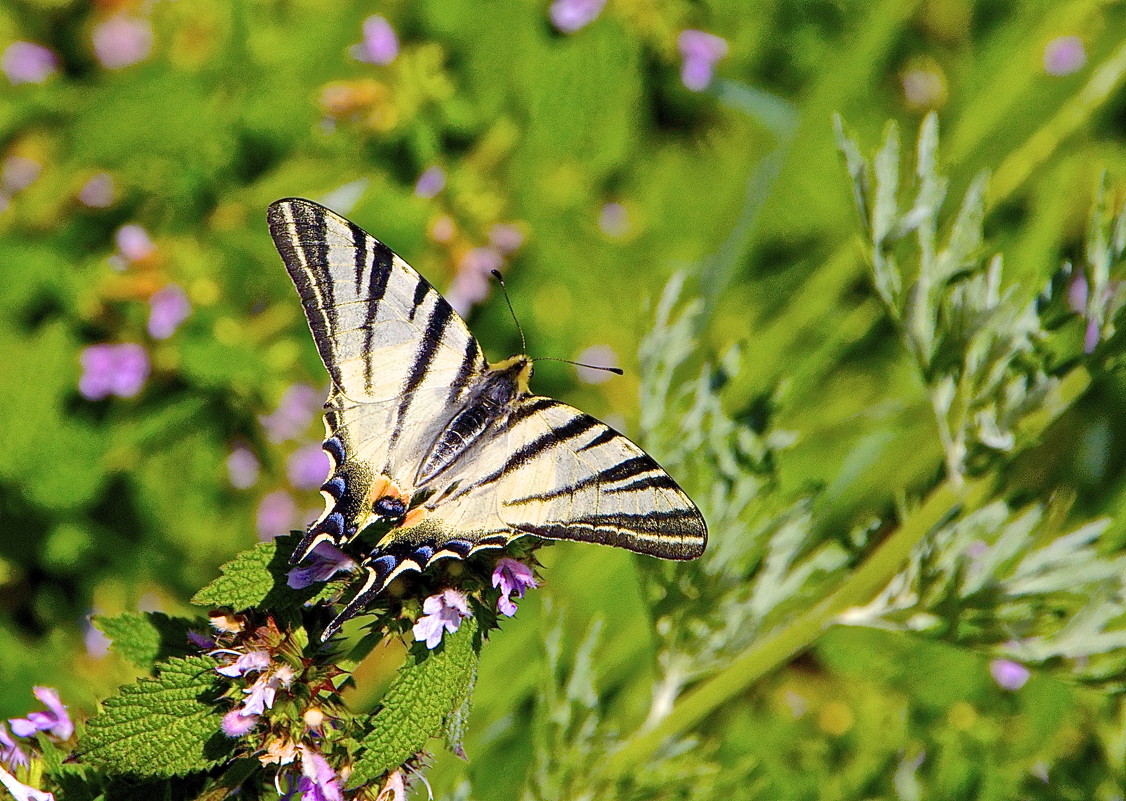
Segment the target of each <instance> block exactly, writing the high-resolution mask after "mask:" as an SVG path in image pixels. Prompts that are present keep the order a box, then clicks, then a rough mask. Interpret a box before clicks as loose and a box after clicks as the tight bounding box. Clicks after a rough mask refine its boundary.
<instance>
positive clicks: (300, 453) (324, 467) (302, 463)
mask: <svg viewBox="0 0 1126 801" xmlns="http://www.w3.org/2000/svg"><path fill="white" fill-rule="evenodd" d="M330 470H332V463H331V462H330V461H329V459H328V454H327V453H325V452H324V451H323V450H322V449H321V446H320V445H319V444H317V445H305V446H302V447H300V448H298V449H297V450H295V451H294V452H293V453H292V454H291V455H290V457H289V461H288V462H287V463H286V474H287V475H288V476H289V483H290V484H292V485H293V487H294V488H295V489H316V488H317V487H319V486H320V485H321V484H323V483H325V480H326V479H327V478H328V474H329V471H330Z"/></svg>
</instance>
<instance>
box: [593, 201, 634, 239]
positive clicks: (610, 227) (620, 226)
mask: <svg viewBox="0 0 1126 801" xmlns="http://www.w3.org/2000/svg"><path fill="white" fill-rule="evenodd" d="M598 227H599V228H600V229H601V230H602V233H604V234H606V236H609V237H612V238H614V239H617V238H620V237H623V236H625V235H626V234H628V233H629V229H630V221H629V211H628V210H627V209H626V207H625V206H623V205H622V204H621V203H607V204H606V205H604V206H603V207H602V210H601V211H600V212H599V213H598Z"/></svg>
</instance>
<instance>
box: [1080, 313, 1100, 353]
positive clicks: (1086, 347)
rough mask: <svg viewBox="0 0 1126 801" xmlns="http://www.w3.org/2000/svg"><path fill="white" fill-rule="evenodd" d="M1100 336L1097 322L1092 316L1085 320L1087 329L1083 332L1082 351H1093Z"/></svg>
mask: <svg viewBox="0 0 1126 801" xmlns="http://www.w3.org/2000/svg"><path fill="white" fill-rule="evenodd" d="M1101 338H1102V332H1101V331H1099V322H1098V320H1096V319H1094V318H1093V317H1092V318H1091V319H1090V320H1088V321H1087V330H1086V332H1085V333H1084V334H1083V352H1084V353H1094V352H1095V348H1097V347H1098V345H1099V340H1100V339H1101Z"/></svg>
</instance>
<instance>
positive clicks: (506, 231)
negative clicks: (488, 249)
mask: <svg viewBox="0 0 1126 801" xmlns="http://www.w3.org/2000/svg"><path fill="white" fill-rule="evenodd" d="M489 244H490V245H492V246H493V247H494V248H496V249H497V250H498V251H500V252H501V253H503V254H504V255H506V256H507V255H509V254H510V253H515V252H516V251H517V250H519V249H520V246H521V245H523V244H524V232H523V231H521V230H520V229H519V228H518V227H517V226H515V225H512V224H511V223H497V224H496V225H494V226H493V227H492V228H490V229H489Z"/></svg>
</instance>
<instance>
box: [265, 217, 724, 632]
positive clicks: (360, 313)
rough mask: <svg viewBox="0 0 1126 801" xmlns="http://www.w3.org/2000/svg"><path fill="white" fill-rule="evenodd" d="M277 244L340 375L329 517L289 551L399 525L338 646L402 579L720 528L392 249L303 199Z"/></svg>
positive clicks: (665, 550)
mask: <svg viewBox="0 0 1126 801" xmlns="http://www.w3.org/2000/svg"><path fill="white" fill-rule="evenodd" d="M267 218H268V222H269V226H270V234H271V235H272V237H273V240H274V244H275V245H276V246H277V249H278V252H279V253H280V254H281V257H282V261H283V262H284V263H285V267H286V270H288V272H289V275H290V278H292V279H293V283H294V285H295V286H296V287H297V292H298V294H299V295H300V296H301V303H302V306H303V307H304V311H305V317H306V319H307V320H308V323H309V328H310V330H311V331H312V333H313V341H314V342H315V343H316V346H317V351H318V352H319V353H320V357H321V361H323V362H324V366H325V369H326V370H327V371H328V374H329V378H330V379H331V387H330V389H329V394H328V400H327V402H326V403H325V430H326V439H325V441H324V445H323V447H324V450H325V452H326V453H327V454H328V455H329V457H330V458H331V461H332V472H331V474H330V476H329V478H328V480H327V481H326V482H325V483H324V485H323V486H322V487H321V493H322V494H323V495H324V497H325V510H324V512H323V514H321V516H320V517H319V518H317V520H316V521H315V522H313V523H312V524H311V525H310V526H309V528H308V530H307V531H306V533H305V535H304V537H303V538H302V539H301V541H300V543H299V544H298V545H297V547H296V548H295V549H294V551H293V554H292V557H291V559H290V561H291V563H292V564H297V563H299V562H301V561H302V560H304V559H305V558H306V557H307V556H308V555H309V554H310V553H311V552H312V551H313V549H315V548H316V547H317V546H318V545H320V544H321V543H329V544H331V545H333V546H336V547H344V546H346V545H348V544H349V543H350V542H351V541H352V540H354V539H356V538H357V537H358V536H359V535H360V534H361V533H362V532H363V531H364V529H366V528H367V527H368V526H370V525H372V524H376V523H379V524H382V525H383V526H385V527H388V528H387V533H386V534H385V535H384V536H383V537H382V539H380V540H379V541H378V543H376V545H375V547H374V549H372V551H371V553H370V554H369V555H367V556H366V558H364V559H363V561H362V562H361V563H360V571H361V573H362V582H360V581H358V582H357V583H359V584H360V586H359V589H358V590H357V591H356V593H355V595H354V596H353V597H352V598H351V600H349V601H348V603H347V604H346V605H345V606H344V608H343V610H342V611H341V612H340V613H339V614H338V615H337V616H336V618H335V619H334V620H333V621H332V622H331V623H330V624H329V625H328V626H327V627H326V629H325V631H324V632H323V634H322V637H321V639H322V640H324V639H327V638H328V637H329V636H331V635H332V634H333V633H334V632H336V631H337V629H339V627H340V626H341V624H343V623H344V622H345V621H346V620H348V619H350V618H352V617H354V616H356V615H357V614H360V613H361V612H362V611H363V610H364V608H365V607H366V606H367V605H368V604H369V603H370V602H371V600H372V599H373V598H374V596H375V595H376V594H378V593H379V592H380V591H381V590H382V589H383V588H384V587H386V586H387V584H388V583H389V582H390V581H392V580H393V579H394V578H395V577H397V576H399V575H400V574H401V573H403V572H404V571H408V570H416V571H421V570H423V569H425V568H426V567H427V566H428V565H430V564H432V563H434V562H436V561H438V560H441V559H447V558H452V559H465V558H467V557H468V556H469V555H470V554H473V553H475V552H477V551H480V550H483V549H487V548H503V547H505V546H506V545H507V544H508V543H510V542H511V541H512V540H514V539H516V538H518V537H523V536H528V535H531V536H535V537H541V538H543V539H548V540H577V541H582V542H595V543H602V544H605V545H616V546H618V547H621V548H626V549H628V550H631V551H635V552H637V553H643V554H649V555H651V556H657V557H661V558H663V559H694V558H696V557H698V556H699V555H700V554H702V553H703V551H704V546H705V544H706V542H707V526H706V524H705V522H704V518H703V516H702V515H701V514H700V511H699V509H697V508H696V506H695V504H693V503H692V501H691V500H690V499H689V498H688V496H687V495H686V494H685V493H684V491H683V490H682V489H681V488H680V487H679V486H678V485H677V483H676V482H675V481H673V479H672V478H671V477H670V476H669V475H668V473H666V472H665V471H664V470H663V469H662V468H661V466H660V465H658V464H657V462H656V461H654V459H653V458H652V457H650V456H649V455H648V454H646V453H645V452H644V451H643V450H641V448H639V447H638V446H637V445H635V444H634V443H632V442H630V441H629V440H628V439H626V437H624V436H622V435H621V434H619V433H618V432H617V431H615V430H614V429H612V428H610V426H608V425H606V424H605V423H602V422H600V421H599V420H596V419H595V418H593V417H591V416H590V415H587V414H584V413H583V412H581V411H579V410H578V409H574V408H572V407H570V406H568V405H567V404H565V403H560V402H559V401H556V400H552V399H551V398H546V397H541V396H538V395H533V394H532V393H531V391H530V389H529V387H528V382H529V379H531V377H532V360H531V359H529V358H528V357H527V356H524V355H519V356H513V357H512V358H510V359H505V360H503V361H500V362H496V363H490V362H489V361H488V360H487V359H486V358H485V355H484V353H483V351H482V349H481V346H480V345H479V344H478V342H477V340H476V339H475V338H474V337H473V335H472V334H471V333H470V332H469V328H468V326H467V325H466V324H465V322H464V321H463V320H462V319H461V317H459V316H458V314H457V313H456V312H455V311H454V310H453V308H452V307H451V306H450V304H449V303H448V302H447V301H446V299H445V298H443V297H442V295H441V294H440V293H438V292H437V291H436V290H435V289H434V288H433V287H432V286H431V285H430V283H429V282H428V281H427V280H426V279H425V278H423V277H422V276H421V275H419V274H418V273H417V272H415V271H414V269H412V268H411V267H410V266H409V265H408V264H407V263H406V262H405V261H403V260H402V259H401V258H399V257H398V256H397V255H396V254H395V253H393V252H392V251H391V249H390V248H388V247H387V246H386V245H384V244H383V243H382V242H380V241H378V240H377V239H375V238H374V237H372V236H371V235H370V234H368V233H367V232H366V231H364V230H363V229H362V228H360V227H359V226H357V225H355V224H354V223H352V222H350V221H348V220H346V219H344V218H343V217H341V216H339V215H338V214H335V213H333V212H332V211H330V210H328V209H326V208H324V207H323V206H320V205H318V204H316V203H313V202H312V201H309V200H302V199H299V198H287V199H284V200H279V201H277V202H276V203H273V204H272V205H271V206H270V208H269V212H268V215H267Z"/></svg>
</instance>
